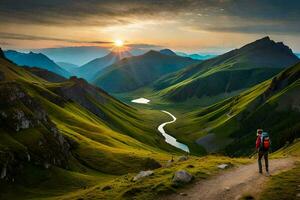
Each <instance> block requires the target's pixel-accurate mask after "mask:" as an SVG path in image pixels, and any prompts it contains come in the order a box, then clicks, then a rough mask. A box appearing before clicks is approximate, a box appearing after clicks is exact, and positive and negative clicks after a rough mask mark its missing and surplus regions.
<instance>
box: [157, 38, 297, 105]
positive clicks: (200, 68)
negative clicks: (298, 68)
mask: <svg viewBox="0 0 300 200" xmlns="http://www.w3.org/2000/svg"><path fill="white" fill-rule="evenodd" d="M298 61H299V59H298V58H297V57H296V56H295V55H294V54H293V52H292V51H291V50H290V49H289V47H287V46H285V45H284V44H282V43H275V42H274V41H272V40H270V39H269V38H268V37H266V38H262V39H260V40H257V41H255V42H253V43H250V44H248V45H246V46H244V47H242V48H240V49H236V50H233V51H230V52H228V53H225V54H223V55H220V56H217V57H215V58H212V59H209V60H206V61H204V62H202V63H200V64H197V65H192V66H190V67H186V68H184V69H182V70H180V71H179V72H176V73H173V74H171V75H169V76H167V77H163V78H161V79H160V80H158V81H157V82H156V83H155V85H154V89H155V90H156V91H157V92H159V94H160V96H162V97H164V98H165V99H168V100H172V101H175V102H179V101H185V100H187V99H190V98H193V97H197V98H201V97H204V96H210V97H211V96H216V95H218V94H222V93H230V92H233V91H236V90H241V89H245V88H249V87H251V86H254V85H256V84H258V83H260V82H262V81H265V80H267V79H268V78H271V77H273V76H274V75H276V74H278V73H279V72H280V71H282V70H283V69H284V68H286V67H289V66H291V65H293V64H295V63H297V62H298Z"/></svg>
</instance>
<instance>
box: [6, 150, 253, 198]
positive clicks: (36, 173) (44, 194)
mask: <svg viewBox="0 0 300 200" xmlns="http://www.w3.org/2000/svg"><path fill="white" fill-rule="evenodd" d="M177 159H178V157H175V160H177ZM248 162H249V160H248V159H239V158H235V159H232V158H228V157H222V156H207V157H201V158H199V157H190V158H189V159H188V160H187V161H183V162H177V161H175V162H174V163H173V164H172V165H171V166H170V167H162V168H159V169H156V170H154V175H152V176H150V177H146V178H144V179H141V180H140V181H137V182H133V181H132V178H133V177H134V176H135V175H136V173H128V174H125V175H122V176H112V175H107V174H101V173H99V172H95V171H93V170H90V169H86V168H85V170H86V171H81V172H74V171H68V170H62V169H59V168H55V167H53V168H50V169H49V170H46V169H41V168H37V167H32V166H26V169H25V171H24V173H23V174H22V175H20V177H19V179H18V180H17V181H16V182H15V183H13V184H11V185H1V187H2V189H3V192H2V193H1V195H2V196H0V197H2V198H4V199H16V200H18V199H41V200H46V199H47V200H71V199H80V198H81V199H85V200H86V199H87V200H89V199H145V200H148V199H149V200H150V199H154V198H157V197H158V196H160V195H165V194H169V193H171V192H176V190H177V189H178V187H177V186H174V185H173V184H172V176H173V174H174V173H175V172H176V171H177V170H182V169H184V170H187V171H188V172H189V173H191V174H192V175H193V176H194V177H195V179H194V181H197V180H201V179H206V178H208V177H210V176H212V175H214V174H216V173H218V172H219V171H220V169H218V168H217V165H219V164H222V163H227V164H232V165H233V166H237V165H240V164H245V163H248ZM164 164H166V160H165V162H164ZM24 182H25V183H24ZM108 186H109V188H111V189H108V190H103V188H105V187H108ZM182 187H185V186H182Z"/></svg>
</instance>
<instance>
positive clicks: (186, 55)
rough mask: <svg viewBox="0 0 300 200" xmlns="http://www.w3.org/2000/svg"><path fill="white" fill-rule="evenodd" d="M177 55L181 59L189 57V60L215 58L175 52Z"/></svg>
mask: <svg viewBox="0 0 300 200" xmlns="http://www.w3.org/2000/svg"><path fill="white" fill-rule="evenodd" d="M176 54H177V55H179V56H183V57H189V58H192V59H195V60H207V59H210V58H213V57H216V56H217V55H215V54H196V53H194V54H187V53H184V52H176Z"/></svg>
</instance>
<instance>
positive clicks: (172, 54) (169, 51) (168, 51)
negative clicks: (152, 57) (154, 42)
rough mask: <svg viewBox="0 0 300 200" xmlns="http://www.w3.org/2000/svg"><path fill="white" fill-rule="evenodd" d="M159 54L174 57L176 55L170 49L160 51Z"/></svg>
mask: <svg viewBox="0 0 300 200" xmlns="http://www.w3.org/2000/svg"><path fill="white" fill-rule="evenodd" d="M159 52H160V53H162V54H165V55H168V56H176V53H175V52H174V51H172V50H170V49H162V50H160V51H159Z"/></svg>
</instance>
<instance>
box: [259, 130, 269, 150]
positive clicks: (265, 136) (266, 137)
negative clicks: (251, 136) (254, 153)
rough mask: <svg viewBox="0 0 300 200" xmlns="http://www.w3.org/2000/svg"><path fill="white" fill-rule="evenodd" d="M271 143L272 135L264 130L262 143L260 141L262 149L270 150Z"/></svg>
mask: <svg viewBox="0 0 300 200" xmlns="http://www.w3.org/2000/svg"><path fill="white" fill-rule="evenodd" d="M270 145H271V141H270V137H269V134H268V133H267V132H263V133H262V134H261V143H260V149H261V150H263V151H268V150H269V148H270Z"/></svg>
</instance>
